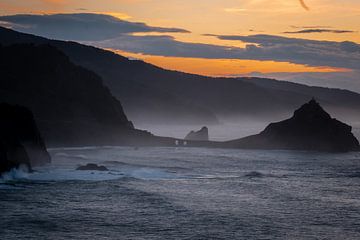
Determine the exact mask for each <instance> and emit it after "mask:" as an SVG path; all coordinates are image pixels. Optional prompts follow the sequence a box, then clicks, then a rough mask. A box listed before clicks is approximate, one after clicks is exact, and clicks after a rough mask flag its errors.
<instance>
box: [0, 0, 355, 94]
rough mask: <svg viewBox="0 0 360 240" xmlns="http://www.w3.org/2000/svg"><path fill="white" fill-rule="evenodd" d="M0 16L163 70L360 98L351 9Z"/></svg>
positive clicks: (204, 0)
mask: <svg viewBox="0 0 360 240" xmlns="http://www.w3.org/2000/svg"><path fill="white" fill-rule="evenodd" d="M19 14H26V15H19ZM54 14H55V15H54ZM59 14H61V15H59ZM0 15H1V16H0V24H1V25H2V26H6V27H10V28H13V29H15V30H19V31H23V32H29V33H34V34H37V35H41V36H45V37H50V38H56V39H63V40H75V41H79V42H82V43H85V44H89V45H94V46H98V47H102V48H106V49H109V50H112V51H114V52H116V53H119V54H122V55H125V56H128V57H131V58H136V59H142V60H144V61H146V62H149V63H152V64H155V65H158V66H161V67H164V68H168V69H174V70H179V71H186V72H190V73H196V74H202V75H209V76H229V77H230V76H264V77H274V78H278V79H284V80H289V81H295V82H300V83H306V84H310V85H320V86H326V87H339V88H345V89H350V90H354V91H358V92H360V24H358V23H359V22H360V1H358V0H303V1H302V0H197V1H193V0H0Z"/></svg>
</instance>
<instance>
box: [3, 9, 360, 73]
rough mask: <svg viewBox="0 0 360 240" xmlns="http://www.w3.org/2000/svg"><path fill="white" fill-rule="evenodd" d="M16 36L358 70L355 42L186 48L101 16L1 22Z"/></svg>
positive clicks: (248, 39) (274, 41)
mask: <svg viewBox="0 0 360 240" xmlns="http://www.w3.org/2000/svg"><path fill="white" fill-rule="evenodd" d="M0 21H6V22H8V23H11V24H12V26H13V28H14V29H15V30H20V31H24V32H28V33H32V34H37V35H41V36H45V37H50V38H57V39H64V40H78V41H81V42H84V43H86V44H91V45H93V46H97V47H103V48H113V49H117V50H122V51H126V52H132V53H141V54H147V55H158V56H169V57H191V58H208V59H243V60H260V61H261V60H270V61H278V62H290V63H296V64H304V65H309V66H328V67H335V68H347V69H358V70H359V69H360V64H359V62H360V45H359V44H357V43H354V42H350V41H347V42H334V41H317V40H308V39H300V38H289V37H281V36H275V35H265V34H257V35H248V36H244V35H213V34H205V35H207V36H212V37H216V38H218V39H220V40H230V41H241V42H244V43H245V44H246V47H229V46H222V45H215V44H203V43H191V42H182V41H179V40H176V39H175V38H174V37H172V36H168V34H164V35H160V36H158V35H156V36H154V35H145V36H144V35H141V36H140V35H137V34H135V35H134V34H133V33H136V32H158V33H168V32H187V31H186V30H183V29H179V28H162V27H152V26H148V25H146V24H144V23H133V22H128V21H125V20H120V19H118V18H115V17H112V16H109V15H104V14H57V15H15V16H7V17H0Z"/></svg>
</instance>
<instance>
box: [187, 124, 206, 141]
mask: <svg viewBox="0 0 360 240" xmlns="http://www.w3.org/2000/svg"><path fill="white" fill-rule="evenodd" d="M185 140H192V141H209V129H208V128H207V127H202V128H201V129H200V130H199V131H191V132H189V133H188V134H187V135H186V137H185Z"/></svg>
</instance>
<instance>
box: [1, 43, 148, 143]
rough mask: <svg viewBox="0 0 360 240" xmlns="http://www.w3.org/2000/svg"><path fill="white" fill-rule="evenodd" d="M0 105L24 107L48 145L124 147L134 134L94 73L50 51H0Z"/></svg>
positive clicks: (42, 48)
mask: <svg viewBox="0 0 360 240" xmlns="http://www.w3.org/2000/svg"><path fill="white" fill-rule="evenodd" d="M0 78H1V81H0V102H8V103H11V104H17V105H21V106H25V107H27V108H29V109H31V111H32V112H33V113H34V116H35V118H36V122H37V125H38V127H39V129H40V131H41V134H42V136H43V137H44V139H45V141H46V143H47V144H48V145H50V146H66V145H67V146H74V145H77V146H78V145H110V144H126V143H127V141H128V140H129V139H130V138H137V137H142V136H148V135H149V134H148V133H146V132H144V131H138V130H136V129H134V127H133V125H132V123H131V122H130V121H129V120H128V119H127V117H126V115H125V113H124V111H123V108H122V106H121V103H120V102H119V101H118V100H117V99H116V98H114V97H113V96H112V95H111V93H110V91H109V89H108V88H107V87H105V86H104V85H103V83H102V80H101V78H100V77H99V76H98V75H96V74H95V73H93V72H91V71H89V70H87V69H85V68H83V67H79V66H76V65H75V64H73V63H72V62H71V61H70V60H69V58H68V57H67V56H66V55H65V54H63V53H62V52H61V51H59V50H58V49H56V48H55V47H52V46H49V45H40V46H35V45H31V44H20V45H12V46H8V47H1V46H0Z"/></svg>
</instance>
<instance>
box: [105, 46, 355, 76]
mask: <svg viewBox="0 0 360 240" xmlns="http://www.w3.org/2000/svg"><path fill="white" fill-rule="evenodd" d="M108 50H110V51H113V52H115V53H117V54H120V55H122V56H126V57H129V58H133V59H139V60H143V61H145V62H147V63H151V64H154V65H156V66H158V67H162V68H165V69H170V70H175V71H182V72H187V73H193V74H200V75H206V76H236V75H246V74H250V73H253V72H259V73H264V74H266V73H277V72H284V71H285V72H289V73H304V72H321V73H330V72H348V71H350V70H348V69H343V68H332V67H310V66H305V65H301V64H293V63H288V62H274V61H256V60H240V59H204V58H183V57H163V56H152V55H143V54H135V53H128V52H124V51H119V50H112V49H108Z"/></svg>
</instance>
